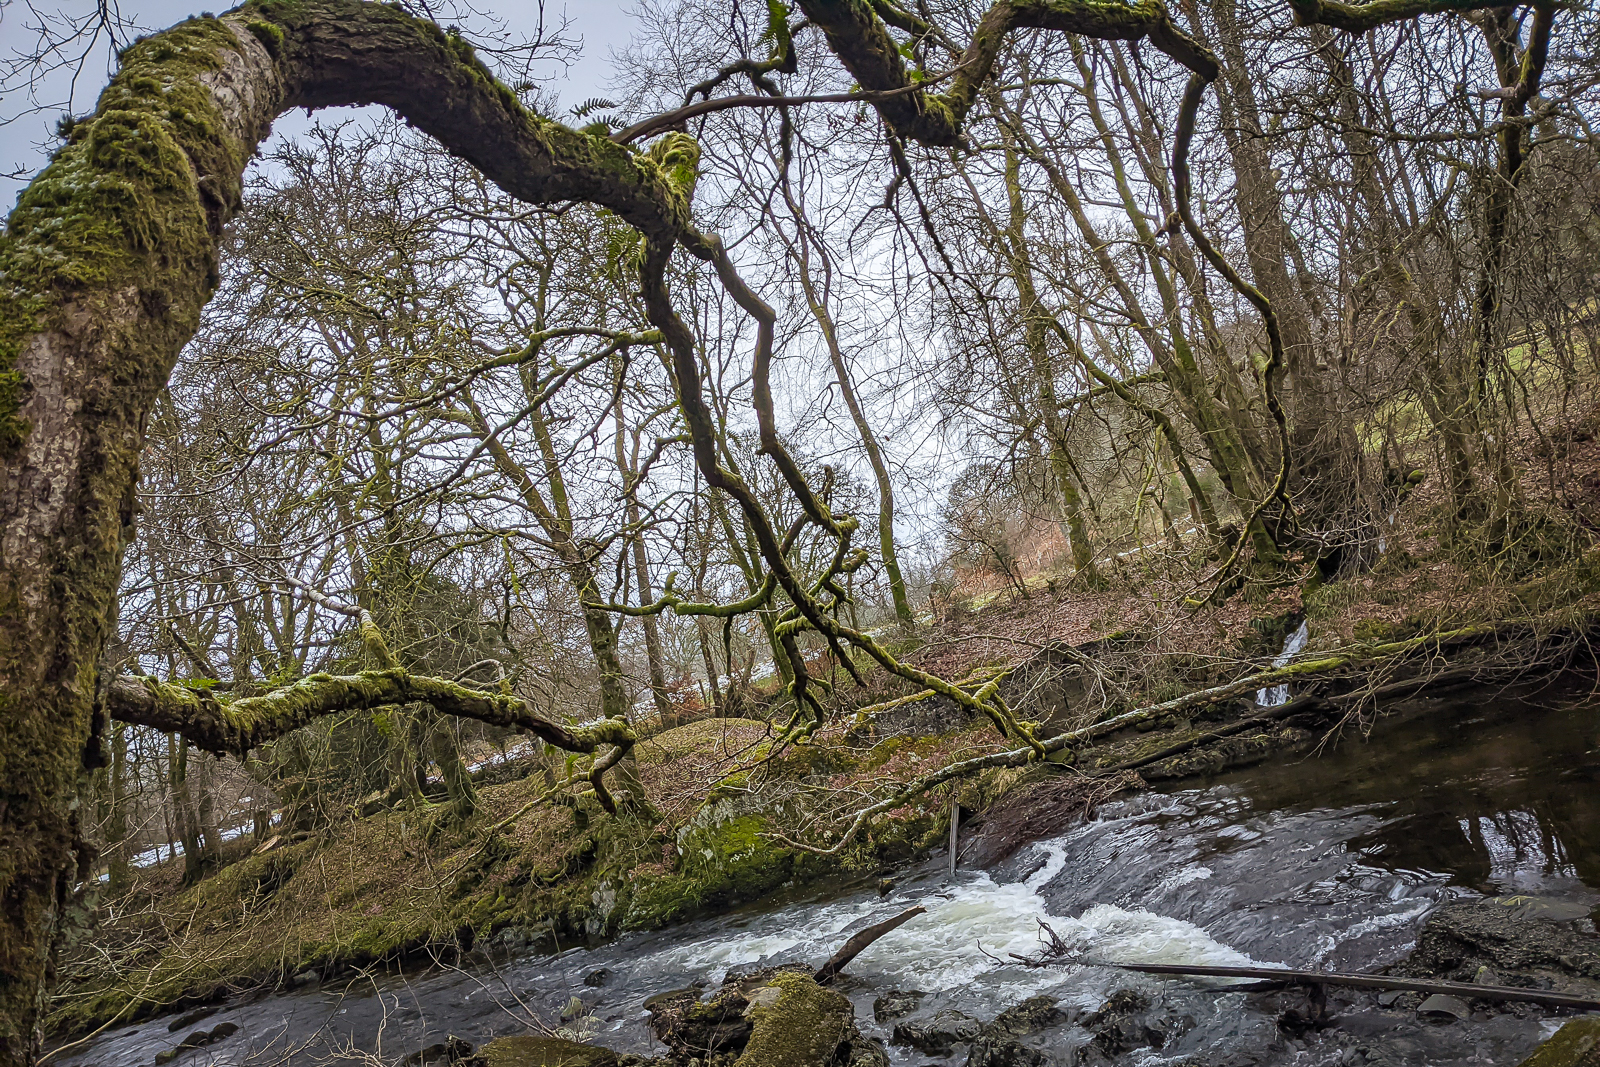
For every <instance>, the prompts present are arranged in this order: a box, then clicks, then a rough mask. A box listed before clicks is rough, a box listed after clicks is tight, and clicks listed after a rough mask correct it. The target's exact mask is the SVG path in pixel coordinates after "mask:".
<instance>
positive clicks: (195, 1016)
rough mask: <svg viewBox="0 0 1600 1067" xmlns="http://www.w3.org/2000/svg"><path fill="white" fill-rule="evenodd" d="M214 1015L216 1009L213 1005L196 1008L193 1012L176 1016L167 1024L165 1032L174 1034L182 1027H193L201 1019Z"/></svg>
mask: <svg viewBox="0 0 1600 1067" xmlns="http://www.w3.org/2000/svg"><path fill="white" fill-rule="evenodd" d="M216 1013H217V1008H216V1006H215V1005H212V1006H210V1007H205V1008H196V1009H195V1010H194V1011H189V1012H184V1013H183V1014H182V1015H180V1016H178V1017H177V1018H176V1019H174V1020H172V1021H171V1022H170V1023H168V1024H167V1032H168V1033H173V1034H175V1033H177V1032H178V1031H179V1030H182V1029H183V1028H184V1027H187V1026H193V1025H194V1024H195V1023H197V1022H199V1021H200V1020H201V1019H204V1018H205V1017H206V1016H207V1015H215V1014H216Z"/></svg>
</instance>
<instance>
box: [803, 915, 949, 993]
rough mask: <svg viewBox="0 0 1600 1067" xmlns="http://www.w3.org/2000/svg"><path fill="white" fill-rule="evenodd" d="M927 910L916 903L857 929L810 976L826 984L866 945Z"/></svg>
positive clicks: (864, 948) (818, 982)
mask: <svg viewBox="0 0 1600 1067" xmlns="http://www.w3.org/2000/svg"><path fill="white" fill-rule="evenodd" d="M927 910H928V909H927V908H924V907H923V906H922V905H920V904H918V905H917V906H916V907H913V908H907V909H906V910H905V911H902V912H901V913H900V914H899V915H896V916H895V917H894V918H892V919H885V920H883V922H881V923H875V924H874V925H872V926H869V927H867V928H866V929H865V930H857V931H856V933H855V935H854V936H853V937H851V938H850V940H848V941H846V942H845V943H844V944H843V945H842V946H840V948H839V951H838V952H835V953H834V954H833V957H832V958H831V959H829V960H828V962H827V963H824V964H823V965H822V966H821V967H818V968H817V973H816V974H814V975H813V976H812V977H813V978H815V979H816V982H817V984H818V985H827V984H828V983H829V982H831V981H833V980H834V978H835V977H836V976H837V975H838V974H839V972H840V971H842V970H844V965H845V964H847V963H849V962H850V961H851V960H853V959H855V958H856V957H857V956H859V955H861V953H863V952H865V951H866V948H867V946H868V945H870V944H872V943H873V942H874V941H876V940H878V938H880V937H882V936H883V935H884V934H886V933H888V932H889V931H891V930H893V929H895V928H897V927H899V926H900V925H902V924H903V923H905V922H907V921H908V920H910V919H914V918H916V917H917V916H918V915H921V914H923V913H924V912H926V911H927Z"/></svg>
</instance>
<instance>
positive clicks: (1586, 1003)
mask: <svg viewBox="0 0 1600 1067" xmlns="http://www.w3.org/2000/svg"><path fill="white" fill-rule="evenodd" d="M1013 956H1014V958H1016V959H1018V960H1020V961H1022V962H1024V963H1027V964H1028V965H1029V966H1034V967H1037V966H1040V963H1039V962H1038V961H1036V960H1029V959H1027V958H1026V957H1023V956H1016V955H1015V954H1014V953H1013ZM1049 963H1051V964H1055V963H1063V964H1065V963H1077V964H1084V965H1087V966H1091V967H1115V968H1117V969H1119V970H1124V971H1139V972H1141V973H1143V974H1171V975H1184V976H1193V977H1203V978H1255V979H1260V980H1264V981H1269V982H1283V983H1287V984H1289V985H1336V986H1347V987H1350V988H1354V989H1400V990H1405V991H1407V992H1413V993H1442V994H1445V995H1446V996H1453V997H1462V998H1464V999H1474V1000H1515V1001H1525V1002H1527V1003H1530V1004H1546V1005H1549V1006H1551V1007H1556V1008H1577V1009H1578V1010H1580V1011H1600V997H1583V996H1578V995H1577V994H1574V993H1554V992H1551V991H1550V990H1547V989H1517V988H1514V987H1511V986H1493V985H1473V984H1471V983H1469V982H1446V981H1434V980H1430V979H1425V978H1399V977H1393V976H1391V975H1386V974H1344V973H1341V972H1339V971H1295V970H1289V969H1287V968H1282V967H1211V966H1203V965H1200V964H1180V963H1113V962H1110V961H1107V960H1086V959H1059V960H1050V961H1049Z"/></svg>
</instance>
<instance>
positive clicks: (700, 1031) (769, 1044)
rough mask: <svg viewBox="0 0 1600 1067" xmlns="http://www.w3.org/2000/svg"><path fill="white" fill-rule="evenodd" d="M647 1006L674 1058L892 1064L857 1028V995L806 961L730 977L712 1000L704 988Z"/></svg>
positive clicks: (807, 1066) (769, 1066)
mask: <svg viewBox="0 0 1600 1067" xmlns="http://www.w3.org/2000/svg"><path fill="white" fill-rule="evenodd" d="M645 1009H646V1010H647V1011H649V1012H650V1028H651V1029H652V1030H653V1031H654V1032H655V1034H656V1037H658V1038H659V1039H660V1040H661V1041H663V1042H664V1043H666V1045H667V1046H668V1047H669V1048H670V1049H671V1053H670V1056H669V1060H670V1062H673V1063H684V1064H687V1063H693V1062H702V1063H713V1064H723V1063H732V1064H736V1065H737V1067H888V1062H889V1060H888V1057H887V1056H886V1055H885V1054H884V1052H883V1049H881V1048H879V1047H878V1045H877V1043H876V1042H874V1041H872V1040H870V1039H868V1038H866V1037H863V1036H862V1034H861V1031H860V1030H858V1029H857V1028H856V1022H855V1009H854V1008H853V1006H852V1005H851V1003H850V1001H849V1000H848V999H847V998H846V997H844V996H843V995H841V994H839V993H836V992H834V991H833V990H831V989H827V988H825V987H823V986H820V985H818V984H817V982H816V980H815V979H813V978H812V977H811V968H810V967H808V966H805V965H802V964H790V965H786V966H783V967H769V968H764V969H762V970H759V971H754V972H752V973H749V974H744V975H738V976H729V977H728V978H727V979H725V980H724V982H723V984H722V988H721V989H719V990H718V991H717V992H716V993H715V994H713V995H712V996H711V997H710V998H708V999H706V1000H701V999H700V991H699V990H697V989H682V990H678V991H676V992H672V993H664V994H662V995H660V996H657V997H652V998H650V999H649V1000H647V1001H646V1002H645ZM735 1056H737V1059H735V1058H734V1057H735Z"/></svg>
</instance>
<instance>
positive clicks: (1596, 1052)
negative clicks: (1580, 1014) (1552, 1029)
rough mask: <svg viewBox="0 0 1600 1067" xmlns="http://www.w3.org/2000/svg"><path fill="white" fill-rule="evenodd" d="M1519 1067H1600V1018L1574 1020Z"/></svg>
mask: <svg viewBox="0 0 1600 1067" xmlns="http://www.w3.org/2000/svg"><path fill="white" fill-rule="evenodd" d="M1520 1067H1600V1017H1597V1016H1593V1015H1590V1016H1586V1017H1584V1018H1581V1019H1573V1020H1572V1021H1571V1022H1569V1023H1567V1024H1566V1025H1565V1026H1563V1027H1562V1028H1561V1029H1560V1030H1557V1031H1556V1035H1555V1036H1554V1037H1552V1038H1551V1039H1550V1040H1549V1041H1546V1042H1545V1043H1544V1044H1542V1045H1540V1046H1539V1047H1538V1048H1537V1049H1534V1052H1533V1055H1531V1056H1529V1057H1528V1058H1527V1059H1525V1060H1523V1061H1522V1063H1521V1064H1520Z"/></svg>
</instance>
